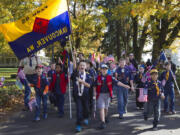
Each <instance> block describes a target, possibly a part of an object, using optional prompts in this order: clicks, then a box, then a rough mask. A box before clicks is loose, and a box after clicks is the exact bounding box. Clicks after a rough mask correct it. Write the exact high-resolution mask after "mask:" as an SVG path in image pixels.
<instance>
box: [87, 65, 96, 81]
mask: <svg viewBox="0 0 180 135" xmlns="http://www.w3.org/2000/svg"><path fill="white" fill-rule="evenodd" d="M88 73H89V75H90V76H91V78H94V79H95V78H96V77H97V74H96V71H95V70H94V69H93V68H90V69H89V71H88Z"/></svg>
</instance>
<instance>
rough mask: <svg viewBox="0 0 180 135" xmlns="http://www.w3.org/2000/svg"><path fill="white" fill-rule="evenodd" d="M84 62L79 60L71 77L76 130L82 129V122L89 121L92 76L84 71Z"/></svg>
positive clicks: (86, 123) (86, 122)
mask: <svg viewBox="0 0 180 135" xmlns="http://www.w3.org/2000/svg"><path fill="white" fill-rule="evenodd" d="M85 70H86V62H85V61H80V62H79V65H78V69H77V70H75V71H74V72H73V73H72V75H71V79H72V82H73V97H74V101H75V103H76V118H77V121H76V131H77V132H80V131H81V130H82V124H83V123H84V124H85V125H88V123H89V121H88V118H89V90H90V87H91V85H92V78H91V76H90V75H89V73H87V72H86V71H85Z"/></svg>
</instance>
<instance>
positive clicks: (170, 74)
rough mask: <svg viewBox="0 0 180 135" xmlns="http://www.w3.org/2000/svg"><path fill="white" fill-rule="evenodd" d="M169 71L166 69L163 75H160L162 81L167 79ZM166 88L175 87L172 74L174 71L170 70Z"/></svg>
mask: <svg viewBox="0 0 180 135" xmlns="http://www.w3.org/2000/svg"><path fill="white" fill-rule="evenodd" d="M167 72H168V71H164V72H163V73H162V74H161V76H160V79H159V80H160V81H162V80H166V75H167ZM164 88H165V89H168V88H174V79H173V76H172V73H171V72H170V71H169V77H168V80H166V84H165V87H164Z"/></svg>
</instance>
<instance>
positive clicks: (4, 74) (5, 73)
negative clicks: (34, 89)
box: [0, 68, 18, 82]
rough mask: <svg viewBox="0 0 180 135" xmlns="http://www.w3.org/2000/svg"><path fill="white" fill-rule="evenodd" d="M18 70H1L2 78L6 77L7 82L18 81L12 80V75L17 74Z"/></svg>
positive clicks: (0, 75)
mask: <svg viewBox="0 0 180 135" xmlns="http://www.w3.org/2000/svg"><path fill="white" fill-rule="evenodd" d="M17 70H18V69H17V68H0V78H1V77H5V82H6V81H8V82H14V81H16V79H15V78H11V75H12V74H16V73H17Z"/></svg>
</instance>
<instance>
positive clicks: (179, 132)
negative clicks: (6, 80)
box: [0, 96, 180, 135]
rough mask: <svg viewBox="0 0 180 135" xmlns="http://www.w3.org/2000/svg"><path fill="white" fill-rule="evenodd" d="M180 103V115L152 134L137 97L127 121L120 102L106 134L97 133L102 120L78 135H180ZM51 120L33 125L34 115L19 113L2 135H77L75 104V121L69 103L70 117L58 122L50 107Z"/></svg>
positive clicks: (169, 118)
mask: <svg viewBox="0 0 180 135" xmlns="http://www.w3.org/2000/svg"><path fill="white" fill-rule="evenodd" d="M179 99H180V98H179ZM179 101H180V100H177V101H176V110H177V114H176V115H171V116H170V115H168V116H167V115H166V116H164V115H163V116H162V117H161V122H160V125H159V127H160V128H159V130H158V131H152V129H151V128H152V124H151V123H152V119H150V120H149V121H147V122H145V121H144V120H143V117H142V111H137V110H135V102H134V96H130V99H129V105H128V113H127V114H126V115H125V119H124V120H119V119H118V114H117V104H116V100H115V101H114V102H113V103H112V104H111V107H110V113H109V114H110V123H109V124H108V126H107V128H106V129H105V130H97V126H98V125H99V120H98V118H97V120H91V121H90V125H89V126H88V127H84V129H83V131H82V132H81V133H78V134H77V135H135V134H138V135H180V102H179ZM49 108H51V109H50V112H49V117H48V119H47V120H41V121H40V122H38V123H34V122H32V118H33V114H32V113H31V112H15V113H14V115H13V116H11V117H10V119H9V121H7V122H4V123H0V135H73V134H75V132H74V128H75V108H74V104H73V119H72V120H70V119H69V106H68V99H67V100H66V104H65V112H66V115H65V117H64V118H61V119H60V118H58V117H57V113H56V110H54V109H53V108H52V107H51V106H49Z"/></svg>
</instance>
